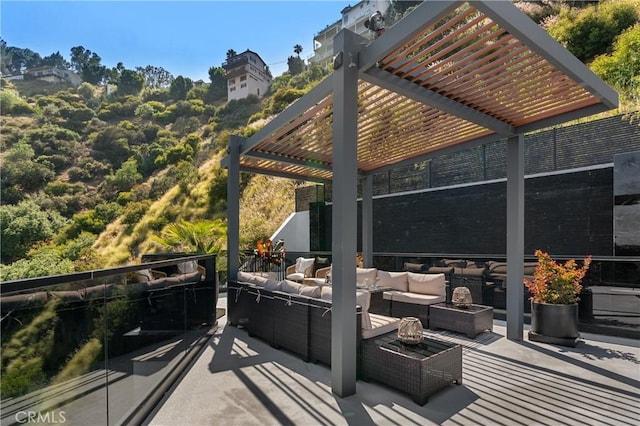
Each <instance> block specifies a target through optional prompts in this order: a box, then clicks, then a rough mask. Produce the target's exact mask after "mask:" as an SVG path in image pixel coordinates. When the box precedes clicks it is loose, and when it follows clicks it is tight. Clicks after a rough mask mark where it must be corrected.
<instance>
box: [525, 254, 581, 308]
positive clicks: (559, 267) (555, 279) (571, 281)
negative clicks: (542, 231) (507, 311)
mask: <svg viewBox="0 0 640 426" xmlns="http://www.w3.org/2000/svg"><path fill="white" fill-rule="evenodd" d="M534 254H535V256H536V257H537V258H538V265H537V266H536V270H535V273H534V274H533V281H531V280H528V279H526V278H525V280H524V285H526V286H527V288H528V289H529V292H530V293H531V300H533V301H534V302H536V303H551V304H558V305H570V304H572V303H576V302H577V301H578V300H580V296H579V295H580V291H582V284H581V282H582V279H583V278H584V275H585V274H586V273H587V270H588V269H589V265H590V264H591V256H587V257H586V258H585V259H584V263H583V264H582V267H581V268H578V265H577V264H576V261H575V260H573V259H571V260H568V261H566V262H565V263H564V264H560V263H558V262H556V261H554V260H553V259H552V258H551V256H549V254H548V253H545V252H543V251H542V250H536V252H535V253H534Z"/></svg>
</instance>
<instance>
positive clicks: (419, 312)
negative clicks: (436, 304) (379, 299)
mask: <svg viewBox="0 0 640 426" xmlns="http://www.w3.org/2000/svg"><path fill="white" fill-rule="evenodd" d="M429 306H430V305H420V304H418V303H406V302H398V301H397V300H392V301H391V316H392V317H395V318H404V317H416V318H418V319H419V320H420V322H421V323H422V326H423V327H425V328H428V327H429Z"/></svg>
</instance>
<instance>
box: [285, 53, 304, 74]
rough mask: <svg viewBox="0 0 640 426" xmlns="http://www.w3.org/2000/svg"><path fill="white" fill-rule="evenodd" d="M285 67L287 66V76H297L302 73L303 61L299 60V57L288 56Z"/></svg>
mask: <svg viewBox="0 0 640 426" xmlns="http://www.w3.org/2000/svg"><path fill="white" fill-rule="evenodd" d="M287 65H288V66H289V74H291V75H297V74H300V73H301V72H303V71H304V61H303V60H302V59H300V57H297V58H296V57H295V56H289V58H288V59H287Z"/></svg>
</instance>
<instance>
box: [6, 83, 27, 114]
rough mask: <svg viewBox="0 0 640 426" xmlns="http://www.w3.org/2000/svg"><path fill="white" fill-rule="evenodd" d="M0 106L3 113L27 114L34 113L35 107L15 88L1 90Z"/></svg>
mask: <svg viewBox="0 0 640 426" xmlns="http://www.w3.org/2000/svg"><path fill="white" fill-rule="evenodd" d="M0 106H1V107H2V113H3V114H12V115H27V114H33V112H34V109H33V107H32V106H31V105H29V104H28V103H27V102H26V101H25V100H24V99H22V97H20V94H19V93H18V92H16V91H15V90H11V89H2V90H0Z"/></svg>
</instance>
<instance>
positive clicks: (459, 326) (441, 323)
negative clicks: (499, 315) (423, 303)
mask: <svg viewBox="0 0 640 426" xmlns="http://www.w3.org/2000/svg"><path fill="white" fill-rule="evenodd" d="M429 328H430V329H432V330H435V329H437V328H442V329H445V330H451V331H456V332H458V333H464V334H466V335H467V337H470V338H472V339H475V337H476V336H477V335H478V334H479V333H482V332H483V331H485V330H493V308H492V307H491V306H483V305H471V306H469V307H468V308H456V307H455V306H453V305H450V304H446V303H437V304H435V305H431V310H430V316H429Z"/></svg>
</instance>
